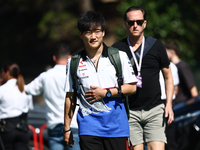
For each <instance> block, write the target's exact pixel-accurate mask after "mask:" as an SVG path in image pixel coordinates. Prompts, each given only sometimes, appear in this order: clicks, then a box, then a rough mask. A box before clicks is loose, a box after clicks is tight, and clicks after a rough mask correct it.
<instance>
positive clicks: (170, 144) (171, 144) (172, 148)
mask: <svg viewBox="0 0 200 150" xmlns="http://www.w3.org/2000/svg"><path fill="white" fill-rule="evenodd" d="M170 66H171V71H172V77H173V83H174V93H173V101H172V106H174V102H175V98H176V95H177V93H178V85H179V76H178V68H177V67H176V65H175V64H174V63H172V62H170ZM159 76H160V87H161V99H162V100H163V101H164V102H165V103H166V92H165V82H164V77H163V75H162V72H161V71H160V75H159ZM166 137H167V144H165V149H166V150H177V148H178V147H177V146H178V145H177V144H176V136H175V127H174V122H172V123H171V124H169V125H167V126H166Z"/></svg>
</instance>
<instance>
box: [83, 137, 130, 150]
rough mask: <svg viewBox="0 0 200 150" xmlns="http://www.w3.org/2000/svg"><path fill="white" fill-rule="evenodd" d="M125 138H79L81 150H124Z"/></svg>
mask: <svg viewBox="0 0 200 150" xmlns="http://www.w3.org/2000/svg"><path fill="white" fill-rule="evenodd" d="M126 139H127V138H126V137H119V138H106V137H97V136H87V135H81V136H80V147H81V150H126Z"/></svg>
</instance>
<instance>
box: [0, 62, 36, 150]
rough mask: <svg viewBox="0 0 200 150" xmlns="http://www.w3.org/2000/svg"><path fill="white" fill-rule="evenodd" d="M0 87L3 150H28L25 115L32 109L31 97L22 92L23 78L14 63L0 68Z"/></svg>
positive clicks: (0, 120)
mask: <svg viewBox="0 0 200 150" xmlns="http://www.w3.org/2000/svg"><path fill="white" fill-rule="evenodd" d="M2 79H3V83H4V84H3V85H1V86H0V135H1V138H2V141H3V145H4V147H5V150H28V143H29V134H28V123H27V113H28V110H29V108H33V105H32V96H28V95H26V93H25V91H24V84H25V82H24V78H23V76H22V75H21V74H20V69H19V66H18V65H17V64H16V63H12V62H9V63H5V64H4V65H3V67H2Z"/></svg>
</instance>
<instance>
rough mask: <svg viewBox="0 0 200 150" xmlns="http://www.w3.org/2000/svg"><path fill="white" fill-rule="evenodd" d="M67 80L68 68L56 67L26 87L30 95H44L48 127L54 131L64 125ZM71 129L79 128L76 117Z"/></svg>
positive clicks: (63, 66)
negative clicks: (65, 85) (58, 126)
mask: <svg viewBox="0 0 200 150" xmlns="http://www.w3.org/2000/svg"><path fill="white" fill-rule="evenodd" d="M65 79H66V66H65V65H55V66H54V67H53V68H52V69H49V70H48V71H46V72H43V73H41V74H40V75H39V76H38V77H37V78H35V79H34V80H33V81H32V82H31V83H29V84H28V85H26V86H25V90H26V92H27V93H28V94H31V95H39V94H41V93H43V97H44V100H45V102H46V105H47V126H48V128H50V129H53V128H54V127H55V126H56V125H57V124H59V123H64V102H65V95H66V92H65V91H64V84H65ZM77 110H78V108H76V112H77ZM76 112H75V114H76ZM71 127H73V128H78V125H77V123H76V115H74V117H73V119H72V123H71Z"/></svg>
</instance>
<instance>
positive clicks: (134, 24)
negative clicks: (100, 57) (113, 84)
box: [112, 6, 174, 150]
mask: <svg viewBox="0 0 200 150" xmlns="http://www.w3.org/2000/svg"><path fill="white" fill-rule="evenodd" d="M124 21H125V27H126V29H127V31H128V37H127V38H124V39H122V40H120V41H118V42H116V43H114V44H113V45H112V46H113V47H116V48H118V49H120V50H122V51H125V52H126V53H127V54H128V57H129V59H130V60H131V62H132V65H133V69H134V72H135V74H136V75H137V78H138V83H137V92H136V94H133V95H131V96H129V106H130V119H129V125H130V135H131V142H132V144H133V146H134V150H143V143H146V145H147V148H148V149H151V150H164V146H165V143H166V135H165V126H166V125H165V124H166V121H165V120H166V119H165V118H168V120H167V123H168V124H170V123H171V122H172V121H173V120H174V114H173V110H172V95H173V89H174V86H173V79H172V74H171V68H170V62H169V59H168V56H167V53H166V49H165V47H164V45H163V43H162V42H161V41H159V40H157V39H154V38H151V37H144V29H145V28H146V25H147V20H146V11H145V10H144V9H142V8H140V7H135V6H132V7H130V8H128V9H127V10H126V12H125V14H124ZM160 70H162V73H163V75H164V79H165V85H166V95H167V99H166V106H165V105H164V104H163V101H162V100H161V89H160V83H159V71H160Z"/></svg>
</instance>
